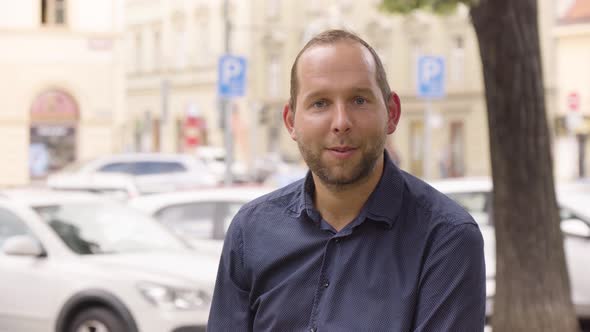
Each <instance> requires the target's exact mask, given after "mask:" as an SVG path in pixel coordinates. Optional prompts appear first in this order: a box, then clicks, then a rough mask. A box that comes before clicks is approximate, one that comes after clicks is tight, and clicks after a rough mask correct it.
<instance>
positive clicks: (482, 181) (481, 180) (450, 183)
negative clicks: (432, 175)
mask: <svg viewBox="0 0 590 332" xmlns="http://www.w3.org/2000/svg"><path fill="white" fill-rule="evenodd" d="M428 183H429V184H430V185H431V186H433V187H434V188H435V189H437V190H438V191H440V192H443V193H446V194H450V193H460V192H489V191H491V190H492V180H491V179H490V178H489V177H471V178H469V177H467V178H451V179H444V180H434V181H430V182H428Z"/></svg>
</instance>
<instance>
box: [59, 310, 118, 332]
mask: <svg viewBox="0 0 590 332" xmlns="http://www.w3.org/2000/svg"><path fill="white" fill-rule="evenodd" d="M126 330H127V329H126V327H125V323H124V322H123V320H122V319H121V318H120V317H119V316H117V315H116V314H115V313H113V312H112V311H111V310H108V309H105V308H90V309H86V310H83V311H81V312H80V313H78V314H77V315H76V316H75V317H74V320H73V321H72V324H70V328H69V329H68V332H124V331H126Z"/></svg>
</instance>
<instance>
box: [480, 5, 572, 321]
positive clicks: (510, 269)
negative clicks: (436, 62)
mask: <svg viewBox="0 0 590 332" xmlns="http://www.w3.org/2000/svg"><path fill="white" fill-rule="evenodd" d="M471 18H472V20H473V25H474V27H475V31H476V34H477V37H478V40H479V49H480V53H481V59H482V65H483V74H484V82H485V90H486V104H487V110H488V125H489V133H490V152H491V161H492V176H493V182H494V192H493V209H494V222H495V229H496V243H497V245H496V257H497V262H496V264H497V266H496V295H495V298H494V301H495V304H494V313H493V316H492V327H493V330H494V332H504V331H506V332H507V331H510V332H519V331H527V332H528V331H551V332H553V331H566V332H567V331H577V330H578V329H579V328H578V323H577V320H576V317H575V312H574V308H573V305H572V302H571V296H570V286H569V279H568V274H567V269H566V263H565V255H564V250H563V235H562V233H561V230H560V227H559V214H558V208H557V204H556V197H555V187H554V180H553V163H552V156H551V146H550V137H549V136H550V133H549V129H548V126H547V114H546V110H545V96H544V86H543V73H542V63H541V53H540V46H539V32H538V25H537V2H536V0H516V1H515V0H480V1H479V2H478V3H477V5H474V6H473V7H472V8H471Z"/></svg>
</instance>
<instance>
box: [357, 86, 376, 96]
mask: <svg viewBox="0 0 590 332" xmlns="http://www.w3.org/2000/svg"><path fill="white" fill-rule="evenodd" d="M352 92H354V93H358V94H363V95H371V96H373V95H374V93H373V90H372V89H370V88H354V89H352Z"/></svg>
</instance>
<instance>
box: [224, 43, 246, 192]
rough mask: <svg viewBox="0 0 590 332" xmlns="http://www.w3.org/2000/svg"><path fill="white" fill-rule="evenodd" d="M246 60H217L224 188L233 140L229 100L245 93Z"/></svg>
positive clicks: (229, 173)
mask: <svg viewBox="0 0 590 332" xmlns="http://www.w3.org/2000/svg"><path fill="white" fill-rule="evenodd" d="M246 68H247V67H246V58H244V57H240V56H233V55H229V54H226V55H223V56H221V57H220V58H219V67H218V75H219V76H218V80H217V82H218V85H217V93H218V95H219V97H220V98H221V114H222V117H223V120H224V141H225V154H226V156H225V164H226V167H225V180H224V184H225V185H226V186H229V185H231V183H232V171H231V169H232V163H233V138H232V131H231V123H232V121H231V119H232V116H231V115H232V111H231V107H230V105H229V104H230V103H229V102H230V100H231V99H232V98H236V97H242V96H244V95H245V93H246Z"/></svg>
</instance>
